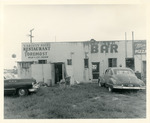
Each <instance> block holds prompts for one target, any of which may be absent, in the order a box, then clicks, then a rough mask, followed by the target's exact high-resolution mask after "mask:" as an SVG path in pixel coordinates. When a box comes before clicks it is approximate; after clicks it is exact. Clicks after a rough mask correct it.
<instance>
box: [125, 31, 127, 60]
mask: <svg viewBox="0 0 150 123" xmlns="http://www.w3.org/2000/svg"><path fill="white" fill-rule="evenodd" d="M125 58H127V34H126V32H125Z"/></svg>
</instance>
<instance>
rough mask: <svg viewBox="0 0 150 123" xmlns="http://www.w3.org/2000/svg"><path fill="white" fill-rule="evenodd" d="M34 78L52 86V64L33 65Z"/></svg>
mask: <svg viewBox="0 0 150 123" xmlns="http://www.w3.org/2000/svg"><path fill="white" fill-rule="evenodd" d="M32 77H33V78H35V79H36V81H37V82H44V83H47V84H48V85H49V84H50V79H51V80H52V76H51V64H32Z"/></svg>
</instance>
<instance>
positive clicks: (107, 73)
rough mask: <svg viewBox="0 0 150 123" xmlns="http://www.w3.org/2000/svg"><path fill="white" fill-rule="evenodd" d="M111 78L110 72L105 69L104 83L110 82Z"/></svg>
mask: <svg viewBox="0 0 150 123" xmlns="http://www.w3.org/2000/svg"><path fill="white" fill-rule="evenodd" d="M111 77H112V71H111V69H107V70H106V72H105V83H107V84H108V83H109V82H110V78H111Z"/></svg>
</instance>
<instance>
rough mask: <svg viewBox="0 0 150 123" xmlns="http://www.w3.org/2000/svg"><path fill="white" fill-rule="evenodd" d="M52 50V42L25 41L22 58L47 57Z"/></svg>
mask: <svg viewBox="0 0 150 123" xmlns="http://www.w3.org/2000/svg"><path fill="white" fill-rule="evenodd" d="M49 52H50V43H47V42H46V43H44V42H42V43H23V44H22V60H29V59H32V60H33V59H37V58H40V59H41V58H42V59H47V58H48V57H49Z"/></svg>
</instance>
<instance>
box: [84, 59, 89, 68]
mask: <svg viewBox="0 0 150 123" xmlns="http://www.w3.org/2000/svg"><path fill="white" fill-rule="evenodd" d="M84 68H89V59H84Z"/></svg>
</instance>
